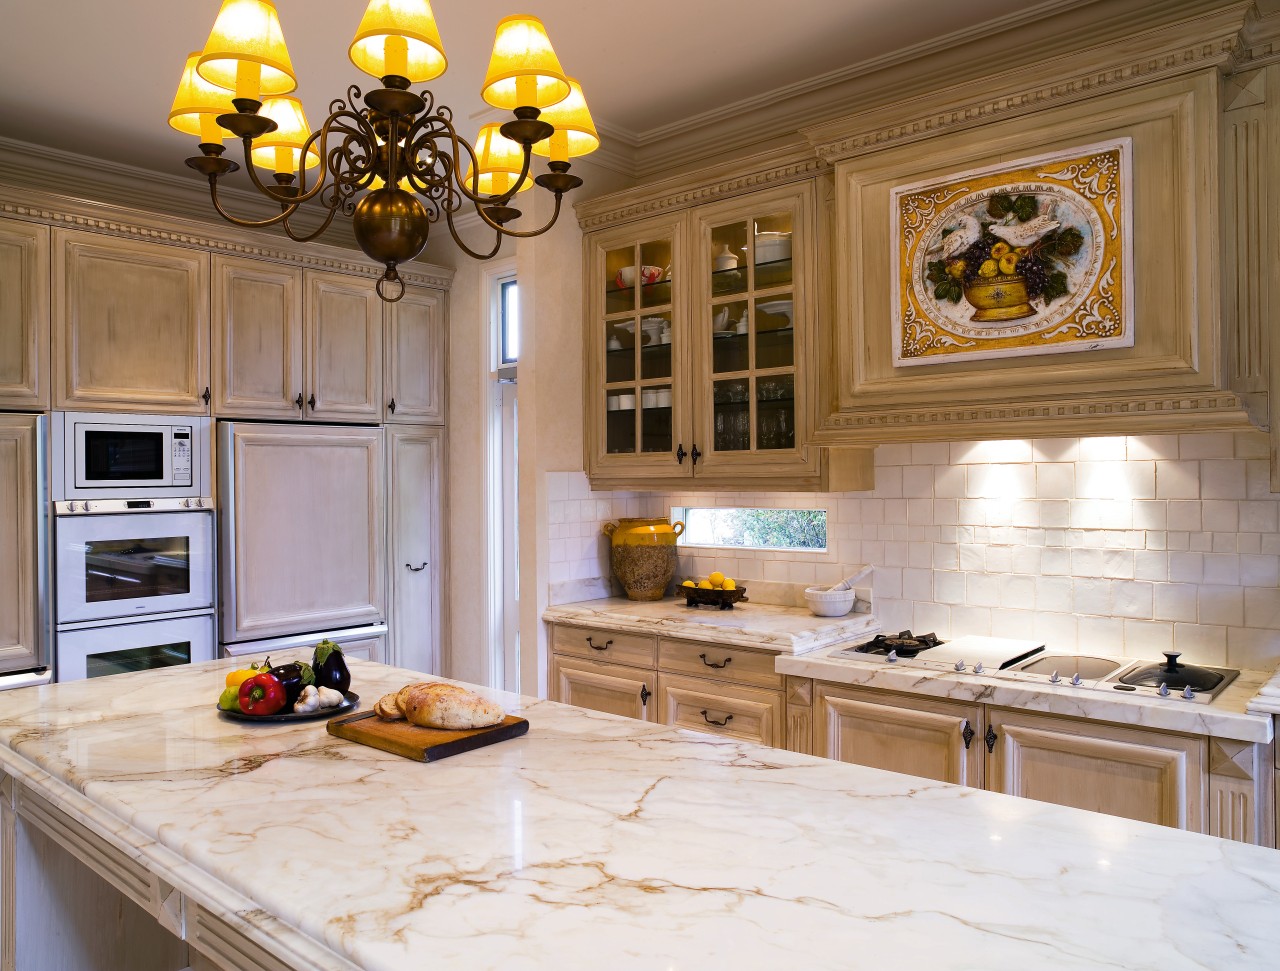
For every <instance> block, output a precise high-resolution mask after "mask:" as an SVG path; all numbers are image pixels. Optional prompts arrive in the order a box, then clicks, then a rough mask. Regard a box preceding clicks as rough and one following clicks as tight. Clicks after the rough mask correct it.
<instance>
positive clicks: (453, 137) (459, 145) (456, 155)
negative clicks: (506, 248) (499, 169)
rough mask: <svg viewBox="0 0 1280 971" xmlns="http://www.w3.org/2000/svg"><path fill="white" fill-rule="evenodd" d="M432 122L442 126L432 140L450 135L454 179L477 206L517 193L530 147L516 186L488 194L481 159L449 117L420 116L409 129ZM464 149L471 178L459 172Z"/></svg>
mask: <svg viewBox="0 0 1280 971" xmlns="http://www.w3.org/2000/svg"><path fill="white" fill-rule="evenodd" d="M432 122H437V123H439V125H440V126H441V128H440V130H439V131H437V132H429V133H427V136H428V137H429V138H430V140H431V141H433V142H434V141H436V140H437V139H438V138H439V137H441V136H443V135H446V134H447V135H448V136H449V142H450V147H451V148H452V149H453V151H452V153H451V157H452V158H453V159H454V171H453V181H454V182H455V183H456V184H457V186H458V189H459V190H460V191H461V192H462V194H463V195H464V196H465V197H466V198H467V199H469V200H470V201H471V202H473V203H475V204H476V205H477V206H495V205H499V206H500V205H505V204H506V203H507V202H508V201H510V199H511V197H512V196H513V195H515V186H519V185H520V184H521V183H522V182H523V181H524V179H525V177H526V176H527V175H528V174H529V166H530V164H531V159H532V154H533V153H532V152H531V151H530V150H529V149H527V148H526V149H525V152H524V154H525V161H524V166H523V169H522V171H521V174H520V178H519V179H517V180H516V183H515V186H513V187H512V188H511V189H510V190H509V191H507V192H504V193H502V194H500V195H488V194H486V193H483V192H481V191H480V162H479V159H477V158H476V152H475V149H474V148H472V146H471V144H470V143H469V142H468V141H467V140H466V139H465V138H462V137H460V136H459V135H458V131H457V129H456V128H454V127H453V122H451V121H450V120H449V119H448V118H446V117H444V116H443V115H442V114H440V113H439V112H437V113H436V114H434V115H432V116H430V117H429V118H419V119H418V121H417V122H415V123H414V125H413V126H412V127H411V128H410V129H409V131H410V132H412V131H413V130H414V129H415V128H417V127H418V126H419V125H422V126H423V127H424V128H425V127H426V124H428V123H432ZM405 145H406V147H408V146H409V145H410V142H409V140H408V137H406V139H405ZM463 149H465V150H466V153H467V157H468V158H469V159H470V160H471V178H470V179H464V178H463V177H462V176H461V175H460V174H459V173H460V172H461V171H462V166H461V165H459V164H458V163H459V162H460V161H461V156H462V150H463ZM420 150H421V149H419V151H420ZM437 154H438V153H437ZM467 182H470V183H471V186H472V188H470V189H468V188H467ZM490 225H494V226H495V228H496V224H493V223H491V224H490ZM472 255H473V256H474V255H475V254H472Z"/></svg>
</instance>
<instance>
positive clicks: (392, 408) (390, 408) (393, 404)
mask: <svg viewBox="0 0 1280 971" xmlns="http://www.w3.org/2000/svg"><path fill="white" fill-rule="evenodd" d="M387 411H389V412H391V414H393V415H394V414H395V413H396V399H395V398H392V399H391V402H390V404H388V405H387Z"/></svg>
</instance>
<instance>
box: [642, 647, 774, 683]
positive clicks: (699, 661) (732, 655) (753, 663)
mask: <svg viewBox="0 0 1280 971" xmlns="http://www.w3.org/2000/svg"><path fill="white" fill-rule="evenodd" d="M777 657H778V656H777V655H776V654H774V653H772V652H769V651H750V650H747V649H746V648H743V647H717V646H716V645H714V644H696V643H694V642H692V641H669V640H666V639H665V638H664V639H663V640H661V641H659V642H658V668H659V669H660V670H662V671H670V672H671V673H672V674H688V675H692V676H693V677H695V678H717V679H720V680H723V681H733V682H736V683H738V684H754V685H759V686H760V687H761V688H778V689H781V688H782V675H780V674H778V673H776V672H775V671H774V670H773V664H774V661H776V660H777Z"/></svg>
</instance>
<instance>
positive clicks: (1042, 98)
mask: <svg viewBox="0 0 1280 971" xmlns="http://www.w3.org/2000/svg"><path fill="white" fill-rule="evenodd" d="M1248 9H1249V4H1248V3H1243V2H1242V3H1233V4H1230V5H1229V6H1225V7H1220V8H1218V9H1216V10H1214V11H1213V12H1210V13H1206V14H1203V15H1201V16H1198V17H1194V18H1191V19H1188V20H1183V21H1181V22H1178V23H1175V24H1172V25H1166V26H1164V27H1161V28H1158V29H1155V30H1152V31H1149V32H1146V33H1143V34H1138V35H1134V36H1130V37H1125V38H1124V39H1121V40H1117V41H1113V42H1111V43H1107V44H1103V45H1097V46H1094V47H1092V48H1089V49H1086V50H1082V51H1076V52H1073V53H1071V54H1070V55H1059V56H1057V57H1055V58H1053V59H1052V60H1049V61H1047V62H1042V63H1040V64H1036V65H1031V66H1027V67H1022V68H1019V69H1017V70H1014V71H1008V72H1005V73H1003V74H999V75H996V76H994V77H988V78H983V79H981V80H979V81H977V82H971V83H966V84H962V85H954V86H952V87H951V88H949V89H946V90H942V91H935V92H932V93H930V94H927V95H921V96H916V97H912V98H909V99H906V100H902V101H898V102H895V103H894V104H890V105H885V106H881V107H876V108H873V109H871V110H868V111H864V112H860V113H858V114H855V115H852V116H849V117H846V118H842V119H838V120H836V121H831V122H827V123H825V124H821V125H815V126H812V127H809V128H806V129H805V130H804V135H805V137H806V138H807V139H808V140H809V141H810V143H811V144H812V145H813V147H814V150H815V151H816V152H817V153H818V154H819V155H820V156H821V157H822V158H824V159H826V160H828V161H830V162H835V161H838V160H841V159H846V158H853V157H856V156H858V155H864V154H867V153H870V152H875V151H879V150H881V149H883V148H886V147H888V146H890V145H895V144H902V143H906V142H913V141H919V140H921V139H925V138H930V137H932V136H934V135H937V134H938V133H940V132H943V131H952V130H963V129H966V128H974V127H977V126H980V125H985V124H988V123H990V122H992V121H996V120H999V119H1003V118H1010V117H1017V116H1020V115H1026V114H1030V113H1031V112H1035V111H1040V110H1042V109H1044V108H1047V107H1049V106H1051V105H1058V104H1069V103H1071V102H1076V101H1082V100H1085V99H1087V98H1092V97H1096V96H1097V95H1099V94H1101V93H1106V92H1109V91H1118V90H1123V89H1125V88H1130V87H1134V86H1136V85H1139V84H1146V83H1148V82H1151V81H1156V80H1162V79H1166V78H1170V77H1175V76H1178V75H1182V74H1188V73H1192V72H1195V71H1201V70H1204V69H1206V68H1212V67H1229V66H1230V65H1231V64H1232V60H1233V56H1234V53H1235V51H1236V49H1237V46H1238V43H1239V34H1240V30H1241V28H1242V26H1243V25H1244V21H1245V15H1246V13H1247V11H1248Z"/></svg>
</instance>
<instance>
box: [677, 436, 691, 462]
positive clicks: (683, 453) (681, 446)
mask: <svg viewBox="0 0 1280 971" xmlns="http://www.w3.org/2000/svg"><path fill="white" fill-rule="evenodd" d="M688 454H689V453H688V452H686V451H685V450H684V442H681V443H680V444H679V445H677V446H676V465H684V457H685V456H686V455H688Z"/></svg>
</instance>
